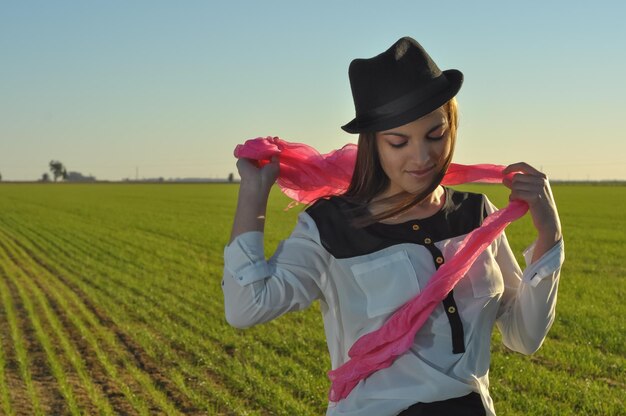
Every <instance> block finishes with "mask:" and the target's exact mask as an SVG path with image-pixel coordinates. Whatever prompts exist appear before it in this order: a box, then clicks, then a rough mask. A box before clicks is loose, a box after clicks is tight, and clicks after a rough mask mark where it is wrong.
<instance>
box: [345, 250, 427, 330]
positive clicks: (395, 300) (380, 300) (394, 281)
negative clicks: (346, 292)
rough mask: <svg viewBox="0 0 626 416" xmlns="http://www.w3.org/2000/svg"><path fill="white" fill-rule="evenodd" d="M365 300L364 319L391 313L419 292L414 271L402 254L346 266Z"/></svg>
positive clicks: (405, 256)
mask: <svg viewBox="0 0 626 416" xmlns="http://www.w3.org/2000/svg"><path fill="white" fill-rule="evenodd" d="M350 269H351V271H352V273H353V274H354V278H355V280H356V282H357V284H358V285H359V287H360V288H361V290H362V291H363V293H365V296H366V297H367V316H368V317H370V318H372V317H375V316H379V315H382V314H387V313H391V312H393V311H395V310H396V309H397V308H398V307H400V306H401V305H402V304H404V303H405V302H406V301H408V300H409V299H411V298H412V297H414V296H415V295H417V294H418V293H419V292H420V288H419V283H418V281H417V275H416V274H415V268H414V267H413V264H411V260H409V256H408V254H407V253H406V251H399V252H396V253H393V254H391V255H389V256H385V257H381V258H378V259H375V260H371V261H367V262H364V263H358V264H353V265H352V266H350Z"/></svg>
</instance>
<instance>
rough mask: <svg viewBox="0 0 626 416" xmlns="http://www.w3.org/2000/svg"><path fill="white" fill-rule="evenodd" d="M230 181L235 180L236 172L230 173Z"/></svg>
mask: <svg viewBox="0 0 626 416" xmlns="http://www.w3.org/2000/svg"><path fill="white" fill-rule="evenodd" d="M228 182H235V175H234V174H232V173H230V174H229V175H228Z"/></svg>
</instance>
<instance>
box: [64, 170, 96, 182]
mask: <svg viewBox="0 0 626 416" xmlns="http://www.w3.org/2000/svg"><path fill="white" fill-rule="evenodd" d="M65 181H66V182H95V181H96V177H95V176H83V174H82V173H80V172H68V174H67V178H65Z"/></svg>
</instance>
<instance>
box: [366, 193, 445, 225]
mask: <svg viewBox="0 0 626 416" xmlns="http://www.w3.org/2000/svg"><path fill="white" fill-rule="evenodd" d="M390 196H393V195H381V196H380V197H378V198H375V199H374V200H373V201H372V203H371V204H370V207H369V210H370V212H372V213H374V214H377V213H380V212H383V211H387V210H389V209H391V208H392V205H390V204H388V203H385V202H377V201H379V200H381V199H385V198H388V197H390ZM444 202H445V191H444V189H443V187H442V186H438V187H437V188H435V190H434V191H433V192H431V193H430V195H428V196H427V197H426V198H424V200H422V201H421V202H419V203H417V204H415V205H413V206H412V207H411V208H409V209H408V210H406V211H404V212H401V213H400V214H398V215H395V216H393V217H390V218H389V219H388V220H390V221H389V222H394V221H395V222H403V221H409V220H411V219H422V218H427V217H430V216H431V215H433V214H435V213H436V212H437V211H439V209H440V208H441V207H442V205H443V204H444ZM385 222H388V221H387V220H385Z"/></svg>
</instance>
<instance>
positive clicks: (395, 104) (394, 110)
mask: <svg viewBox="0 0 626 416" xmlns="http://www.w3.org/2000/svg"><path fill="white" fill-rule="evenodd" d="M449 85H450V83H449V82H448V79H447V78H446V76H445V75H443V74H442V75H440V76H439V77H437V78H435V79H433V80H432V82H431V83H430V84H427V85H424V86H421V87H419V88H417V89H415V90H413V91H411V92H409V93H408V94H405V95H403V96H401V97H400V98H396V99H395V100H393V101H391V102H389V103H387V104H384V105H381V106H380V107H376V108H373V109H371V110H368V111H366V112H364V113H361V114H359V115H358V116H357V118H358V123H359V125H360V126H362V127H366V126H367V125H369V124H372V123H374V122H376V121H379V120H381V119H385V118H389V117H392V116H396V115H398V114H401V113H402V112H404V111H407V110H409V109H411V108H413V107H416V106H417V105H419V104H421V103H423V102H425V101H427V100H428V99H429V98H432V97H433V96H434V95H436V94H438V93H440V92H442V91H444V90H445V89H446V88H448V87H449Z"/></svg>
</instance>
